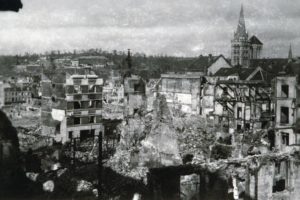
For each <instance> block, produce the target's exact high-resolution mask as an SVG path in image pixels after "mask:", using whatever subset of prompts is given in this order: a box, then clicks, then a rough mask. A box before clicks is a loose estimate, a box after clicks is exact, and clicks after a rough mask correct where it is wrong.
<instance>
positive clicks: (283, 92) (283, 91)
mask: <svg viewBox="0 0 300 200" xmlns="http://www.w3.org/2000/svg"><path fill="white" fill-rule="evenodd" d="M281 97H289V86H288V85H281Z"/></svg>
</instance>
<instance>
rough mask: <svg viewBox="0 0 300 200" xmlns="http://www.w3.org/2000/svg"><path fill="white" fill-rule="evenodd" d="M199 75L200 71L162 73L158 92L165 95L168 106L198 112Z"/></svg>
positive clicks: (191, 112)
mask: <svg viewBox="0 0 300 200" xmlns="http://www.w3.org/2000/svg"><path fill="white" fill-rule="evenodd" d="M201 76H203V73H201V72H199V73H196V72H195V73H185V74H176V73H168V74H162V75H161V84H160V86H159V93H160V94H163V95H165V97H166V100H167V103H168V106H169V107H170V108H173V109H178V110H180V111H182V112H183V113H189V114H199V113H200V86H201Z"/></svg>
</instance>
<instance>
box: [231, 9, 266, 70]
mask: <svg viewBox="0 0 300 200" xmlns="http://www.w3.org/2000/svg"><path fill="white" fill-rule="evenodd" d="M262 48H263V44H262V42H261V41H260V40H259V39H258V38H257V37H256V36H252V37H251V38H250V39H249V38H248V32H247V30H246V25H245V18H244V9H243V6H242V7H241V11H240V17H239V22H238V26H237V30H236V31H235V32H234V37H233V39H232V40H231V65H233V66H236V65H241V66H244V67H248V66H249V64H250V60H251V59H258V58H260V56H261V51H262Z"/></svg>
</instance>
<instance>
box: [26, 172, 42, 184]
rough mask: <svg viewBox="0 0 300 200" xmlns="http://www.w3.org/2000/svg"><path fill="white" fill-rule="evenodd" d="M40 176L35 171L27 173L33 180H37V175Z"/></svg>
mask: <svg viewBox="0 0 300 200" xmlns="http://www.w3.org/2000/svg"><path fill="white" fill-rule="evenodd" d="M38 176H39V174H38V173H34V172H27V173H26V177H27V178H28V179H29V180H31V181H34V182H35V181H36V180H37V177H38Z"/></svg>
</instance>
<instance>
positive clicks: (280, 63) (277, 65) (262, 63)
mask: <svg viewBox="0 0 300 200" xmlns="http://www.w3.org/2000/svg"><path fill="white" fill-rule="evenodd" d="M287 64H288V59H287V58H263V59H253V60H250V67H252V68H255V67H261V68H262V69H263V70H264V71H267V72H269V73H272V74H278V73H279V72H282V71H284V69H285V68H286V65H287Z"/></svg>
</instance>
